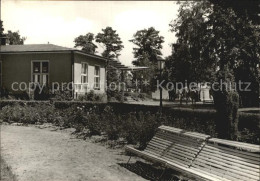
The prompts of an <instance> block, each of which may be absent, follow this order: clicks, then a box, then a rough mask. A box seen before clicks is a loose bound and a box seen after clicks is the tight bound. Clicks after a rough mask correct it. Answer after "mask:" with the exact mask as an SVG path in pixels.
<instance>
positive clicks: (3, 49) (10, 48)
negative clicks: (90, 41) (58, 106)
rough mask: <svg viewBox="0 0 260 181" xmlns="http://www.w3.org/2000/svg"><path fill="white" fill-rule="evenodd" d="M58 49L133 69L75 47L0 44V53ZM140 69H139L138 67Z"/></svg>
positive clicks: (55, 50) (125, 68)
mask: <svg viewBox="0 0 260 181" xmlns="http://www.w3.org/2000/svg"><path fill="white" fill-rule="evenodd" d="M60 51H64V52H66V51H74V52H76V53H79V54H83V55H86V56H89V57H95V58H98V59H101V60H103V61H108V62H109V65H111V66H112V67H114V68H117V69H121V70H133V68H129V67H127V66H125V65H123V64H122V63H121V62H120V61H118V60H112V59H107V58H105V57H101V56H99V55H93V54H88V53H86V52H84V51H81V50H78V49H75V48H67V47H62V46H58V45H53V44H25V45H2V46H0V54H1V53H3V54H12V53H25V52H26V53H29V52H60ZM140 70H141V69H140Z"/></svg>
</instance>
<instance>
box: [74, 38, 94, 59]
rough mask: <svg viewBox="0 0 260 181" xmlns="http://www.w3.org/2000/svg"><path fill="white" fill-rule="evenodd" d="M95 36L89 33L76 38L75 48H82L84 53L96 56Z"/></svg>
mask: <svg viewBox="0 0 260 181" xmlns="http://www.w3.org/2000/svg"><path fill="white" fill-rule="evenodd" d="M93 41H94V34H93V33H87V34H86V35H80V36H78V37H77V38H75V40H74V42H75V46H74V47H75V48H78V47H80V48H81V49H82V50H83V51H85V52H86V53H90V54H95V52H96V48H97V46H96V45H95V44H94V43H93Z"/></svg>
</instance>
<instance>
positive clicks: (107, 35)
mask: <svg viewBox="0 0 260 181" xmlns="http://www.w3.org/2000/svg"><path fill="white" fill-rule="evenodd" d="M96 42H98V43H102V44H103V45H104V47H105V50H104V52H103V53H102V56H103V57H108V58H112V59H113V58H118V56H119V55H120V54H119V52H120V51H121V50H122V49H123V48H124V46H123V45H122V41H121V38H120V37H119V35H118V34H117V33H116V30H113V29H112V28H111V27H106V28H105V29H102V32H101V33H98V34H97V36H96Z"/></svg>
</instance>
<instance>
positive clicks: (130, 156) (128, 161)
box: [127, 156, 132, 164]
mask: <svg viewBox="0 0 260 181" xmlns="http://www.w3.org/2000/svg"><path fill="white" fill-rule="evenodd" d="M131 158H132V156H130V157H129V159H128V162H127V164H128V163H129V162H130V160H131Z"/></svg>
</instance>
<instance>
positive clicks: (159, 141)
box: [147, 139, 201, 153]
mask: <svg viewBox="0 0 260 181" xmlns="http://www.w3.org/2000/svg"><path fill="white" fill-rule="evenodd" d="M157 144H159V145H161V146H163V145H165V146H170V145H174V146H176V147H179V148H180V149H182V150H183V151H187V152H190V153H194V152H195V153H197V152H198V151H199V149H200V148H201V145H198V147H196V148H193V147H188V146H187V145H181V143H178V142H169V141H168V143H167V144H166V143H165V141H162V139H158V140H157V139H155V140H153V142H152V143H149V144H148V146H153V145H157ZM148 146H147V147H148Z"/></svg>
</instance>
